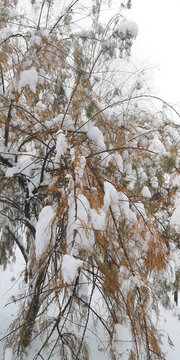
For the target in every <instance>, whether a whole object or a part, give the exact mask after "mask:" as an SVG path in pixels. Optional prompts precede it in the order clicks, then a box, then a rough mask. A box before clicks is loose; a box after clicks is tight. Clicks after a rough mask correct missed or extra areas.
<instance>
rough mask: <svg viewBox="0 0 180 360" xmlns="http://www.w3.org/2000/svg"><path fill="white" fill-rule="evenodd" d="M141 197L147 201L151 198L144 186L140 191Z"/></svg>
mask: <svg viewBox="0 0 180 360" xmlns="http://www.w3.org/2000/svg"><path fill="white" fill-rule="evenodd" d="M141 195H142V196H144V197H145V198H147V199H150V198H151V193H150V190H149V188H148V187H147V186H146V185H145V186H143V188H142V190H141Z"/></svg>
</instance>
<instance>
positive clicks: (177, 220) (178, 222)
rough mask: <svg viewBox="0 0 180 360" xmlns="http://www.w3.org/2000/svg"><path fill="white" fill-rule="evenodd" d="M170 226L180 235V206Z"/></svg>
mask: <svg viewBox="0 0 180 360" xmlns="http://www.w3.org/2000/svg"><path fill="white" fill-rule="evenodd" d="M170 225H171V226H172V227H173V228H174V229H175V231H176V232H177V233H178V234H180V204H178V205H177V207H176V209H175V210H174V212H173V214H172V216H171V219H170Z"/></svg>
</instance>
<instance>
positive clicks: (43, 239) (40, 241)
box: [35, 206, 56, 259]
mask: <svg viewBox="0 0 180 360" xmlns="http://www.w3.org/2000/svg"><path fill="white" fill-rule="evenodd" d="M55 216H56V213H55V211H54V210H53V208H52V207H51V206H45V207H44V208H43V209H42V210H41V212H40V214H39V219H38V222H37V225H36V238H35V247H36V258H37V259H39V258H40V257H41V255H42V254H43V253H44V251H45V250H46V249H47V247H48V245H49V244H50V243H52V245H53V242H54V230H53V220H54V218H55Z"/></svg>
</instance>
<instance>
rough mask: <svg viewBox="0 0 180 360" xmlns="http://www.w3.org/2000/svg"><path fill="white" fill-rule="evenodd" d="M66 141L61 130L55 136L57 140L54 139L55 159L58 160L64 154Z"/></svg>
mask: <svg viewBox="0 0 180 360" xmlns="http://www.w3.org/2000/svg"><path fill="white" fill-rule="evenodd" d="M67 147H68V146H67V141H66V137H65V135H64V134H63V132H62V131H61V132H60V133H59V134H58V136H57V141H56V157H55V161H56V162H59V161H60V157H61V156H62V155H64V153H65V152H66V151H67Z"/></svg>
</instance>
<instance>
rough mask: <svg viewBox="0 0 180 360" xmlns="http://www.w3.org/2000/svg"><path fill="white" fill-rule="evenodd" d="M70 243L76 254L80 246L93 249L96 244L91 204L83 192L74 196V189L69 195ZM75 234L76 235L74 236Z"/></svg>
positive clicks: (68, 236)
mask: <svg viewBox="0 0 180 360" xmlns="http://www.w3.org/2000/svg"><path fill="white" fill-rule="evenodd" d="M68 206H69V213H68V227H67V239H68V245H72V244H74V245H73V251H74V254H76V252H77V251H78V249H79V248H83V249H86V250H88V249H89V250H92V247H93V245H94V234H93V230H92V225H91V224H90V204H89V201H88V199H87V198H86V197H85V196H84V195H83V194H78V195H77V198H76V199H75V198H74V191H72V192H71V193H70V194H69V197H68ZM74 234H75V237H74Z"/></svg>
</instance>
